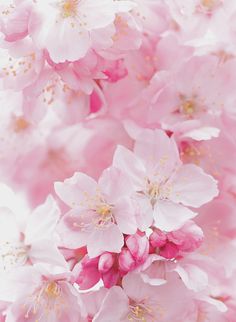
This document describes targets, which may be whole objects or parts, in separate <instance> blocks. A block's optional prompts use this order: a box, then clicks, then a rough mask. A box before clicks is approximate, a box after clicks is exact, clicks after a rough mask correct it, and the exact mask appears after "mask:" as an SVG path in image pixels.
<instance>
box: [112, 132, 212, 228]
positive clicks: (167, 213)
mask: <svg viewBox="0 0 236 322" xmlns="http://www.w3.org/2000/svg"><path fill="white" fill-rule="evenodd" d="M113 164H114V166H115V167H117V168H120V169H121V170H122V171H124V172H125V173H126V174H127V175H128V176H129V177H130V179H131V180H132V182H133V185H134V186H135V190H136V194H135V196H134V199H135V200H136V202H137V205H138V210H137V211H138V212H139V218H138V219H137V220H138V223H139V229H141V230H144V229H146V228H147V227H149V226H151V225H152V223H153V219H154V221H155V225H156V227H157V228H159V229H161V230H164V231H172V230H176V229H179V228H180V227H181V226H183V224H184V223H185V222H186V221H187V220H189V219H191V218H193V217H195V216H196V213H194V212H193V211H191V210H190V209H189V208H187V207H188V206H190V207H200V206H201V205H203V204H204V203H206V202H209V201H210V200H212V199H213V198H214V197H215V196H217V194H218V190H217V186H216V181H215V180H214V179H213V178H212V177H211V176H209V175H207V174H205V173H204V172H203V171H202V169H201V168H199V167H197V166H195V165H192V164H191V165H190V164H189V165H183V164H182V162H181V161H180V158H179V153H178V150H177V146H176V143H175V142H174V140H173V139H172V138H169V137H168V136H167V135H166V134H165V133H164V132H163V131H159V130H155V131H152V130H145V131H143V132H142V133H141V134H140V136H139V137H138V139H137V140H136V143H135V146H134V153H133V152H131V151H129V150H127V149H126V148H124V147H121V146H120V147H118V148H117V150H116V152H115V155H114V160H113ZM186 206H187V207H186Z"/></svg>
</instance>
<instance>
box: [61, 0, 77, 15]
mask: <svg viewBox="0 0 236 322" xmlns="http://www.w3.org/2000/svg"><path fill="white" fill-rule="evenodd" d="M77 6H78V0H66V1H62V3H61V8H62V17H63V18H69V17H76V16H77Z"/></svg>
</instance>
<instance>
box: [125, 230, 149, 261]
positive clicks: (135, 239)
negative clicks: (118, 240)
mask: <svg viewBox="0 0 236 322" xmlns="http://www.w3.org/2000/svg"><path fill="white" fill-rule="evenodd" d="M126 245H127V247H128V249H129V251H130V253H131V254H132V256H133V258H134V259H135V261H136V263H143V262H144V261H145V260H146V259H147V256H148V252H149V242H148V239H147V237H146V236H145V235H144V236H140V235H139V234H135V235H132V236H129V237H128V238H127V239H126Z"/></svg>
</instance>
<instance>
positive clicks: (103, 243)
mask: <svg viewBox="0 0 236 322" xmlns="http://www.w3.org/2000/svg"><path fill="white" fill-rule="evenodd" d="M123 245H124V237H123V234H122V233H121V231H120V230H119V228H118V226H117V225H110V226H109V227H107V228H105V229H95V230H94V231H93V232H92V233H91V235H90V236H89V241H88V244H87V249H88V255H89V257H90V258H93V257H96V256H99V255H101V254H102V253H103V252H111V253H119V252H120V251H121V248H122V246H123Z"/></svg>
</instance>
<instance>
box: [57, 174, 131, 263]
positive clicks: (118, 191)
mask: <svg viewBox="0 0 236 322" xmlns="http://www.w3.org/2000/svg"><path fill="white" fill-rule="evenodd" d="M55 190H56V193H57V194H58V195H59V197H60V198H61V199H62V200H63V201H64V202H65V203H66V204H67V205H68V206H69V207H70V208H72V210H71V211H70V212H68V213H67V214H66V215H65V216H64V217H63V219H62V221H61V224H60V225H59V227H60V228H59V229H60V235H61V238H62V243H63V245H64V246H66V247H69V248H78V247H81V246H85V245H86V246H87V249H88V254H89V256H90V257H95V256H98V255H100V254H101V253H102V252H104V251H109V252H115V253H117V252H119V251H120V250H121V247H122V246H123V244H124V237H123V233H125V234H132V233H135V232H136V229H137V224H136V220H135V210H134V205H133V202H132V200H131V198H130V195H131V194H132V192H133V190H132V184H131V182H130V181H129V178H127V177H126V176H125V174H123V173H122V172H121V171H120V170H118V169H116V168H109V169H106V170H105V171H104V172H103V174H102V175H101V177H100V178H99V180H98V183H97V182H96V181H95V180H94V179H92V178H91V177H89V176H87V175H85V174H83V173H75V174H74V175H73V177H71V178H70V179H67V180H65V181H64V183H59V182H58V183H56V184H55ZM68 232H70V233H68ZM95 241H96V244H95V245H94V242H95Z"/></svg>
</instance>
